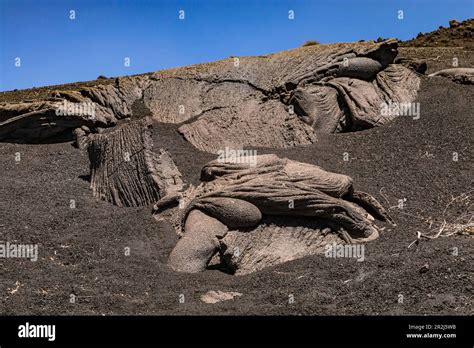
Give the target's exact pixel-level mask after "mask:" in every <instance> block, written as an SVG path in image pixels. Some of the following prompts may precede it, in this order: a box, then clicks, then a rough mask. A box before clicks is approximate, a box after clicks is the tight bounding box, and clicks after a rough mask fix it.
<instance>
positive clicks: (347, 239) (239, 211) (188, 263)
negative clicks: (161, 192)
mask: <svg viewBox="0 0 474 348" xmlns="http://www.w3.org/2000/svg"><path fill="white" fill-rule="evenodd" d="M249 163H250V162H249ZM249 163H246V162H238V163H235V162H226V161H220V160H215V161H211V162H209V163H208V164H207V165H205V166H204V168H203V169H202V173H201V177H202V180H204V182H203V183H202V184H201V185H199V186H198V187H196V188H190V189H189V190H187V191H185V192H183V194H182V196H181V197H175V198H176V201H178V200H179V202H180V207H175V208H170V209H168V210H170V211H167V209H166V208H167V205H169V204H170V203H172V200H170V199H167V198H166V197H164V198H163V200H164V202H163V201H159V202H158V203H157V204H156V206H155V213H156V214H157V215H159V216H161V215H163V216H165V217H166V216H170V217H171V218H170V219H169V220H170V221H171V222H172V223H173V224H174V226H175V228H176V230H177V232H178V233H179V234H180V235H181V239H180V240H179V241H178V243H177V245H176V247H175V249H174V250H173V252H172V253H171V255H170V266H171V267H172V268H173V269H175V270H177V271H182V272H190V273H194V272H200V271H204V270H205V269H206V267H207V266H208V264H209V262H210V260H211V259H212V257H213V256H214V254H216V252H218V251H219V252H220V253H221V256H222V260H223V262H224V263H226V264H227V266H228V267H229V268H230V269H231V270H232V272H235V273H236V274H239V273H240V274H242V273H249V272H253V271H256V270H258V269H261V268H263V267H268V266H270V265H273V264H277V263H281V262H285V261H289V260H292V259H294V258H298V257H302V256H304V255H309V254H313V253H318V252H321V251H322V249H323V248H324V246H325V245H326V244H328V243H330V242H335V241H337V242H341V243H363V242H368V241H371V240H373V239H375V238H377V237H378V235H379V232H378V231H379V230H378V228H377V226H376V225H375V223H374V218H378V219H381V220H386V221H387V220H388V221H390V217H389V216H388V215H387V213H386V211H385V210H384V208H383V207H382V206H381V205H380V204H379V203H378V202H377V201H376V200H375V199H374V198H373V197H371V196H370V195H368V194H365V193H362V192H358V191H355V190H354V188H353V184H352V179H351V178H350V177H348V176H345V175H341V174H335V173H330V172H327V171H324V170H323V169H321V168H319V167H317V166H313V165H309V164H305V163H301V162H296V161H292V160H289V159H286V158H279V157H277V156H275V155H262V156H257V158H256V161H255V162H254V163H255V165H253V164H249ZM282 217H284V218H282ZM236 250H237V252H236Z"/></svg>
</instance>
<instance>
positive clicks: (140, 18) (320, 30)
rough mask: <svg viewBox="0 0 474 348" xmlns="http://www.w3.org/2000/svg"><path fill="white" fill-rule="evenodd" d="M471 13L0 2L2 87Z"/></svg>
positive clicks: (464, 5) (294, 3)
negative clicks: (18, 63) (290, 13)
mask: <svg viewBox="0 0 474 348" xmlns="http://www.w3.org/2000/svg"><path fill="white" fill-rule="evenodd" d="M70 10H74V11H75V16H76V18H75V19H74V20H71V19H70V18H69V17H70ZM180 10H184V11H185V19H184V20H180V19H179V11H180ZM290 10H292V11H294V19H293V20H290V19H289V18H288V11H290ZM399 10H402V11H403V15H404V18H403V19H402V20H400V19H398V18H397V16H398V12H397V11H399ZM473 14H474V0H443V1H441V0H322V1H317V0H240V1H237V0H179V1H178V0H161V1H158V0H156V1H150V0H128V1H118V0H107V1H106V0H95V1H92V0H82V1H78V0H0V90H2V91H4V90H12V89H15V88H18V89H21V88H29V87H39V86H44V85H52V84H59V83H67V82H75V81H86V80H93V79H95V78H96V77H97V76H99V75H106V76H121V75H129V74H137V73H143V72H149V71H156V70H160V69H165V68H171V67H176V66H183V65H189V64H195V63H201V62H208V61H213V60H217V59H223V58H226V57H229V56H242V55H259V54H266V53H272V52H277V51H280V50H286V49H290V48H294V47H298V46H300V45H301V44H302V43H303V42H305V41H306V40H317V41H319V42H321V43H331V42H343V41H346V42H348V41H357V40H361V39H366V40H369V39H376V38H378V37H384V38H387V37H397V38H400V39H404V40H405V39H409V38H412V37H414V36H416V34H417V33H419V32H428V31H432V30H434V29H437V28H438V26H440V25H443V26H448V21H449V20H450V19H453V18H455V19H458V20H463V19H467V18H472V17H474V15H473ZM126 57H129V58H130V66H128V67H127V66H125V65H124V60H125V58H126ZM16 58H20V59H21V66H20V67H16V66H15V62H16V61H15V59H16Z"/></svg>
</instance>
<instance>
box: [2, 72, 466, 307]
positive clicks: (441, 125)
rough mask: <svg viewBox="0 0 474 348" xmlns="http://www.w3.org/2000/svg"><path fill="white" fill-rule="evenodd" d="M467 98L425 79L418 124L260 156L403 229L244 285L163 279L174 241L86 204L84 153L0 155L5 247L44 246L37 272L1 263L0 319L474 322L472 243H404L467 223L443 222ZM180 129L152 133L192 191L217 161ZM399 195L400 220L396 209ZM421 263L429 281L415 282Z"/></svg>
mask: <svg viewBox="0 0 474 348" xmlns="http://www.w3.org/2000/svg"><path fill="white" fill-rule="evenodd" d="M473 95H474V87H473V86H463V85H458V84H455V83H452V82H450V81H448V80H447V79H443V78H438V77H437V78H433V79H431V80H428V79H426V78H425V79H424V80H423V83H422V88H421V91H420V93H419V98H418V101H419V102H420V104H421V118H420V119H419V120H413V119H411V118H409V117H399V118H398V119H396V120H395V121H394V122H393V123H391V124H389V125H387V126H385V127H382V128H377V129H371V130H367V131H363V132H358V133H347V134H338V135H331V136H326V137H322V138H321V139H320V140H319V142H318V143H316V144H314V145H312V146H307V147H303V148H302V147H300V148H292V149H285V150H278V151H271V150H262V151H260V153H264V152H274V153H276V154H278V155H281V156H287V157H289V158H292V159H295V160H300V161H304V162H308V163H314V164H317V165H320V166H322V167H323V168H325V169H327V170H331V171H335V172H339V173H344V174H347V175H350V176H351V177H352V178H353V179H354V182H355V185H356V187H357V188H359V189H360V190H363V191H366V192H369V193H371V194H373V195H374V196H375V197H377V199H379V200H380V202H382V203H383V204H384V205H385V206H393V208H392V209H391V210H390V211H391V214H392V216H393V218H394V219H395V221H396V223H397V226H396V227H393V226H390V225H386V226H385V227H386V229H385V230H384V231H383V232H382V234H381V236H380V238H379V239H377V240H376V241H373V242H370V243H368V244H366V253H365V261H363V262H357V261H356V260H355V259H334V258H326V257H324V255H316V256H309V257H305V258H302V259H299V260H295V261H292V262H288V263H286V264H283V265H278V266H275V267H271V268H268V269H265V270H263V271H260V272H257V273H253V274H250V275H246V276H238V277H235V276H231V275H228V274H224V273H221V272H219V271H206V272H204V273H201V274H194V275H189V274H180V273H176V272H174V271H172V270H171V269H169V268H168V267H167V265H166V259H167V256H168V254H169V252H170V251H171V249H172V248H173V246H174V244H175V243H176V236H175V234H174V231H172V230H171V229H170V228H168V227H166V226H165V225H163V224H160V223H158V222H156V221H155V220H154V219H153V218H152V215H151V206H149V207H143V208H139V209H137V208H118V207H115V206H112V205H111V204H108V203H106V202H101V201H98V200H96V199H94V198H93V197H92V194H91V191H90V190H89V187H88V182H87V181H86V180H85V176H87V174H88V173H89V167H88V166H89V165H88V159H87V156H86V154H85V153H82V152H81V151H79V150H77V149H75V148H73V147H72V145H71V143H60V144H50V145H47V144H46V145H20V144H0V164H1V168H2V171H1V183H2V184H1V186H0V211H1V215H0V216H1V219H0V241H1V240H3V241H9V242H11V243H38V244H39V260H38V261H37V262H31V261H29V260H22V259H0V272H1V274H0V296H1V313H2V314H231V315H233V314H303V315H304V314H319V315H325V314H337V315H341V314H472V313H473V300H472V299H473V289H472V283H473V279H472V277H473V267H472V265H473V264H474V263H473V251H474V248H473V238H472V236H467V235H458V236H452V237H448V238H438V239H435V240H431V241H425V240H423V241H422V242H421V243H420V244H419V245H418V246H416V245H414V246H412V247H411V248H410V249H408V248H407V246H408V245H409V244H410V243H411V242H412V241H413V240H415V239H416V231H420V232H423V233H428V232H431V233H432V232H434V231H432V230H431V231H430V230H429V226H428V225H427V224H425V223H424V222H423V221H422V219H421V218H420V217H423V218H429V217H431V218H433V219H438V220H440V221H442V220H443V219H448V220H449V219H451V220H453V219H454V218H456V217H457V216H460V215H462V214H466V213H468V212H469V209H471V213H472V206H469V205H467V204H466V203H468V202H467V201H463V203H464V206H461V205H459V204H451V205H450V206H449V207H448V209H446V212H445V213H444V214H443V211H444V210H445V207H446V206H447V205H448V203H449V202H450V201H451V200H452V198H453V197H455V196H458V195H461V194H463V193H465V192H467V191H469V190H471V189H472V187H473V171H472V166H473V146H472V145H473V144H472V136H473V131H474V121H473V110H474V98H473ZM175 129H176V126H171V125H157V127H156V130H155V135H154V140H155V146H156V147H164V148H167V149H169V150H170V151H171V152H172V154H173V155H174V158H175V161H176V163H177V165H178V166H179V168H180V170H181V171H182V173H183V174H184V176H185V178H186V180H187V181H188V182H189V181H191V182H194V183H196V182H197V180H198V178H199V170H200V168H201V166H202V165H203V164H204V163H205V162H206V161H208V160H210V159H212V158H214V157H215V156H213V155H209V154H205V153H202V152H199V151H197V150H195V149H194V148H193V147H192V146H191V145H189V144H188V143H186V142H185V141H184V139H183V138H182V137H181V136H180V135H179V134H177V133H176V131H175ZM16 152H19V153H20V154H21V156H22V158H21V161H20V162H19V163H16V162H15V160H14V157H15V153H16ZM344 152H348V153H349V155H350V160H349V161H343V153H344ZM453 152H458V153H459V161H457V162H455V161H453V160H452V153H453ZM381 192H382V193H383V194H384V195H385V196H386V198H387V199H388V201H389V203H388V202H387V201H386V200H385V198H384V197H383V196H382V195H381ZM404 198H406V206H405V208H404V209H403V210H400V209H399V208H398V207H396V205H397V202H398V200H399V199H404ZM71 199H74V200H75V202H76V208H75V209H71V208H70V200H71ZM381 225H382V224H381ZM126 247H129V248H130V253H131V254H130V256H126V255H125V252H124V251H125V249H124V248H126ZM453 248H457V250H458V255H457V256H455V255H453ZM425 264H427V265H428V271H427V272H421V271H420V269H421V268H422V267H423V266H424V265H425ZM209 290H216V291H217V290H222V291H236V292H240V293H242V296H241V297H236V298H235V299H234V300H231V301H225V302H220V303H217V304H205V303H203V302H201V300H200V296H201V295H202V294H204V293H206V292H207V291H209ZM71 294H75V295H76V296H77V299H76V303H70V295H71ZM180 294H183V295H184V296H185V303H180V302H179V296H180ZM290 294H292V295H293V296H294V303H292V304H289V301H288V298H289V295H290ZM399 295H403V303H398V300H399V298H400V297H399Z"/></svg>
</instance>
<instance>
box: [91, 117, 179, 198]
mask: <svg viewBox="0 0 474 348" xmlns="http://www.w3.org/2000/svg"><path fill="white" fill-rule="evenodd" d="M85 141H86V143H87V150H88V153H89V160H90V168H91V175H90V178H91V188H92V192H93V195H94V196H95V197H98V198H100V199H102V200H105V201H108V202H111V203H113V204H115V205H118V206H125V207H136V206H143V205H148V204H152V203H155V202H156V201H158V200H159V199H160V198H161V197H163V196H166V195H169V194H171V193H172V192H175V191H179V190H181V189H182V185H183V182H182V180H181V174H180V173H179V170H178V168H177V167H176V166H175V164H174V162H173V159H172V158H171V156H170V154H169V153H168V152H167V151H164V150H162V149H160V150H158V152H157V153H155V152H153V143H152V139H151V121H150V120H149V119H147V118H144V119H142V120H139V121H135V122H130V123H128V124H126V125H123V126H121V127H119V128H118V129H116V130H114V131H112V132H109V133H104V134H92V135H89V136H87V138H86V139H85Z"/></svg>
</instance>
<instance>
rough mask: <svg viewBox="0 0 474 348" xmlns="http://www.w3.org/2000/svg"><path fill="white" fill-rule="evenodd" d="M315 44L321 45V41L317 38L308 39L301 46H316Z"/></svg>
mask: <svg viewBox="0 0 474 348" xmlns="http://www.w3.org/2000/svg"><path fill="white" fill-rule="evenodd" d="M314 45H319V42H318V41H315V40H308V41H306V42H305V43H304V44H303V45H302V46H301V47H306V46H314Z"/></svg>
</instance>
